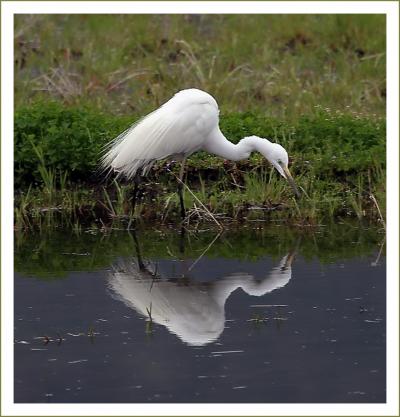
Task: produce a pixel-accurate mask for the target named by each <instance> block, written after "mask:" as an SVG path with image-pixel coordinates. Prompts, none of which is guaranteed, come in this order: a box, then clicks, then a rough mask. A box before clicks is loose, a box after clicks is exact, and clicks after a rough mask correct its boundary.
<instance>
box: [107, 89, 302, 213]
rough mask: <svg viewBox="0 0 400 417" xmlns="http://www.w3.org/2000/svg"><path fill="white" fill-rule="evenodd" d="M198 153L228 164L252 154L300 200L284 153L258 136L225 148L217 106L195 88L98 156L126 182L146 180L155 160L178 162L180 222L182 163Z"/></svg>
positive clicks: (211, 98) (180, 94)
mask: <svg viewBox="0 0 400 417" xmlns="http://www.w3.org/2000/svg"><path fill="white" fill-rule="evenodd" d="M200 150H203V151H206V152H209V153H211V154H214V155H218V156H220V157H222V158H225V159H230V160H233V161H239V160H241V159H247V158H248V157H249V156H250V154H251V153H252V152H253V151H257V152H260V153H261V154H262V155H263V156H264V157H265V158H266V159H267V160H268V161H269V162H270V163H271V164H272V166H273V167H275V168H276V170H277V171H278V172H279V174H280V175H282V177H284V178H285V179H286V180H287V181H288V182H289V184H290V185H291V187H292V188H293V191H294V193H295V195H296V196H299V195H300V193H299V191H298V189H297V187H296V184H295V182H294V180H293V178H292V176H291V174H290V172H289V169H288V162H289V158H288V154H287V152H286V150H285V149H284V148H283V147H282V146H281V145H279V144H277V143H272V142H270V141H269V140H268V139H265V138H260V137H258V136H247V137H245V138H243V139H242V140H241V141H240V142H239V143H237V144H233V143H232V142H230V141H229V140H228V139H227V138H226V137H225V136H224V135H223V134H222V132H221V130H220V128H219V109H218V104H217V102H216V101H215V99H214V98H213V97H212V96H211V95H210V94H208V93H206V92H205V91H201V90H198V89H195V88H191V89H187V90H182V91H179V92H178V93H177V94H175V95H174V96H173V97H172V98H171V99H170V100H169V101H167V102H166V103H165V104H163V105H162V106H161V107H160V108H158V109H157V110H155V111H153V112H152V113H150V114H149V115H147V116H145V117H144V118H143V119H141V120H140V121H139V122H137V123H135V124H134V125H132V126H131V127H130V128H129V129H127V130H126V131H125V132H123V133H122V134H121V135H119V136H118V137H117V138H116V139H114V140H113V141H112V142H111V143H110V145H109V148H108V149H107V152H106V154H105V155H104V156H103V159H102V165H103V168H105V169H110V170H112V171H114V172H116V173H118V175H124V176H126V177H127V178H128V179H129V178H137V176H138V175H144V174H146V173H147V172H148V170H149V169H150V168H151V167H152V165H153V164H154V163H155V162H156V161H158V160H162V159H166V158H170V159H174V160H182V166H181V171H180V175H179V180H180V183H179V197H180V203H181V214H182V216H183V217H184V214H185V211H184V205H183V198H182V178H183V174H184V164H185V159H186V158H187V157H188V156H189V155H191V154H192V153H194V152H196V151H200ZM136 187H137V183H136ZM134 199H135V197H134Z"/></svg>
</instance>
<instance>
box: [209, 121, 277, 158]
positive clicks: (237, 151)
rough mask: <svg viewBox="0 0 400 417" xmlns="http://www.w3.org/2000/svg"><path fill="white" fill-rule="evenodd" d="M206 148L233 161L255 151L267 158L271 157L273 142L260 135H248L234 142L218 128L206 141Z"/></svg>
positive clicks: (246, 156)
mask: <svg viewBox="0 0 400 417" xmlns="http://www.w3.org/2000/svg"><path fill="white" fill-rule="evenodd" d="M204 150H206V151H207V152H210V153H212V154H214V155H218V156H221V157H222V158H225V159H230V160H232V161H240V160H241V159H247V158H248V157H249V156H250V154H251V153H252V152H253V151H257V152H260V153H261V154H262V155H264V157H265V158H267V159H269V158H268V157H269V155H270V152H271V150H272V143H271V142H270V141H269V140H268V139H263V138H259V137H258V136H248V137H245V138H243V139H242V140H241V141H240V142H239V143H237V144H234V143H232V142H230V141H229V140H228V139H227V138H226V137H225V136H224V135H223V134H222V132H221V131H220V130H219V129H216V130H215V131H213V132H212V133H211V135H210V136H209V138H208V140H207V141H206V143H205V145H204Z"/></svg>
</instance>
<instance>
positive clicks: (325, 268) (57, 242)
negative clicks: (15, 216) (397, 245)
mask: <svg viewBox="0 0 400 417" xmlns="http://www.w3.org/2000/svg"><path fill="white" fill-rule="evenodd" d="M381 240H382V236H381V235H379V234H378V233H376V232H375V231H368V230H367V231H365V230H360V229H357V228H352V229H349V228H348V227H347V228H339V229H338V230H334V231H327V230H322V231H321V230H320V231H316V232H309V233H307V234H304V233H300V232H293V231H287V230H284V229H279V228H276V229H274V230H261V231H260V230H258V231H255V230H241V231H236V232H229V233H227V234H224V235H222V236H219V237H216V236H215V233H213V232H206V233H202V234H201V233H194V234H193V233H192V234H189V235H186V236H184V237H182V236H181V237H179V234H178V233H177V232H174V231H171V232H157V231H141V232H138V233H137V234H135V235H132V234H128V233H127V232H124V233H122V232H120V233H113V234H111V235H108V236H105V235H104V234H99V233H96V232H95V231H88V233H82V234H80V235H74V234H72V233H67V232H65V231H61V232H57V233H49V234H46V235H44V236H43V235H42V236H40V237H38V236H36V237H24V238H18V239H16V258H15V259H16V261H15V262H16V265H15V267H16V271H18V272H16V276H15V402H66V403H71V402H72V403H77V402H107V403H112V402H127V403H130V402H132V403H134V402H153V403H154V402H174V403H179V402H261V403H269V402H274V403H293V402H299V403H304V402H307V403H315V402H374V403H375V402H385V401H386V389H385V388H386V387H385V378H386V371H385V367H386V358H385V350H386V344H385V338H386V336H385V332H386V326H385V308H386V302H385V291H386V283H385V280H386V279H385V259H384V255H383V254H381V256H380V257H379V259H378V261H377V259H376V258H377V257H378V252H379V250H380V242H381ZM45 336H47V337H48V339H45Z"/></svg>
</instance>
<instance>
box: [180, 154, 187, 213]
mask: <svg viewBox="0 0 400 417" xmlns="http://www.w3.org/2000/svg"><path fill="white" fill-rule="evenodd" d="M185 162H186V158H184V159H183V160H182V164H181V170H180V172H179V180H180V181H179V183H178V195H179V202H180V205H181V217H182V220H184V219H185V217H186V211H185V203H184V201H183V175H184V174H185Z"/></svg>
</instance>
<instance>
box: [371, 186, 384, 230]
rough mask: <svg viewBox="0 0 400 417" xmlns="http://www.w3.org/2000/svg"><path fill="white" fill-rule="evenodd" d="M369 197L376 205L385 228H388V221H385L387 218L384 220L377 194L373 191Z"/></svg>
mask: <svg viewBox="0 0 400 417" xmlns="http://www.w3.org/2000/svg"><path fill="white" fill-rule="evenodd" d="M369 198H370V199H371V200H372V201H373V202H374V204H375V207H376V209H377V210H378V213H379V217H380V218H381V222H382V224H383V228H384V229H385V230H386V223H385V220H383V216H382V213H381V209H380V208H379V205H378V202H377V201H376V198H375V196H374V195H373V194H372V193H371V194H370V195H369Z"/></svg>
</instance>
